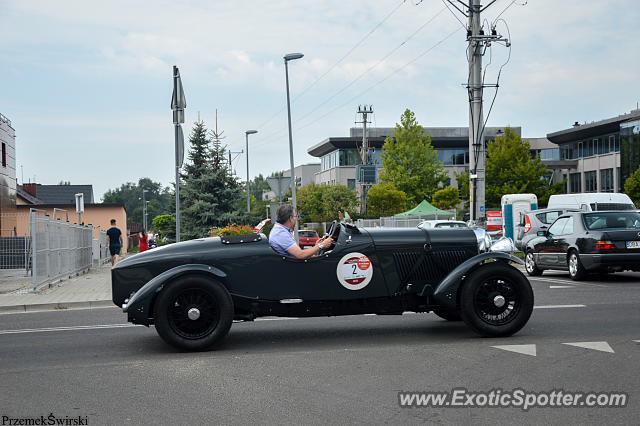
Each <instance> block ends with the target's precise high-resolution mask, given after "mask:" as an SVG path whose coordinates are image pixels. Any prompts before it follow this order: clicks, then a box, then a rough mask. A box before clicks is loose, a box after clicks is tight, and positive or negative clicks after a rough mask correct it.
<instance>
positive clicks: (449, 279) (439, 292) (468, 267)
mask: <svg viewBox="0 0 640 426" xmlns="http://www.w3.org/2000/svg"><path fill="white" fill-rule="evenodd" d="M489 260H495V261H502V262H516V263H519V264H521V265H523V264H524V262H523V261H522V260H521V259H519V258H517V257H515V256H514V255H512V254H509V253H502V252H489V253H481V254H478V255H476V256H474V257H472V258H470V259H467V260H466V261H464V262H462V263H461V264H460V265H458V266H457V267H456V268H455V269H454V270H453V271H451V272H449V275H447V276H446V277H445V278H444V279H443V280H442V281H441V282H440V284H438V286H437V287H436V289H435V290H434V291H433V293H432V294H430V295H429V294H428V291H429V290H430V288H431V287H430V286H425V288H424V289H423V290H422V293H421V294H420V295H421V296H430V297H431V298H432V299H433V301H435V302H436V303H437V304H438V305H441V306H444V307H446V308H451V309H456V307H457V303H458V290H459V288H460V284H461V283H462V281H463V278H464V277H465V276H467V275H469V274H470V273H472V272H473V270H474V269H477V268H479V267H481V266H482V265H483V264H484V263H486V262H487V261H489Z"/></svg>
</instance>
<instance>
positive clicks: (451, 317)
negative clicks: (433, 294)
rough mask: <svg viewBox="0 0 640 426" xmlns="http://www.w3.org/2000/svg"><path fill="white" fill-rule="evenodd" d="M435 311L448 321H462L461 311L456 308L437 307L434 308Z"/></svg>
mask: <svg viewBox="0 0 640 426" xmlns="http://www.w3.org/2000/svg"><path fill="white" fill-rule="evenodd" d="M433 313H434V314H436V315H437V316H439V317H440V318H442V319H445V320H447V321H462V318H461V317H460V312H458V311H457V310H454V309H444V308H437V309H434V310H433Z"/></svg>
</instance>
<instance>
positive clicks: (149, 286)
mask: <svg viewBox="0 0 640 426" xmlns="http://www.w3.org/2000/svg"><path fill="white" fill-rule="evenodd" d="M193 273H197V274H203V275H210V276H211V277H212V278H216V279H219V280H224V278H225V277H226V276H227V275H226V274H225V273H224V272H223V271H221V270H220V269H218V268H216V267H215V266H210V265H202V264H187V265H180V266H176V267H175V268H172V269H169V270H168V271H165V272H163V273H161V274H160V275H158V276H156V277H154V278H153V279H152V280H151V281H149V282H147V283H146V284H145V285H143V286H142V287H141V288H140V289H139V290H138V291H136V292H135V293H134V294H133V295H132V296H131V298H130V299H129V300H128V301H127V302H126V303H125V304H123V305H122V310H123V312H127V313H128V314H129V318H132V319H136V320H137V321H136V322H137V323H140V324H146V323H147V322H148V318H149V317H150V314H151V312H150V308H151V303H152V302H153V299H154V298H155V296H156V294H157V293H159V292H160V291H161V290H162V288H163V287H164V285H165V284H166V283H167V282H168V281H170V280H173V279H175V278H178V277H180V276H182V275H187V274H193Z"/></svg>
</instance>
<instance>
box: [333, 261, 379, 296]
mask: <svg viewBox="0 0 640 426" xmlns="http://www.w3.org/2000/svg"><path fill="white" fill-rule="evenodd" d="M336 273H337V275H338V281H340V284H342V286H343V287H344V288H346V289H348V290H360V289H363V288H365V287H366V286H367V285H368V284H369V283H370V282H371V278H373V265H372V264H371V260H370V259H369V258H368V257H367V256H365V255H364V254H362V253H349V254H346V255H344V256H343V257H342V259H340V262H338V268H337V270H336Z"/></svg>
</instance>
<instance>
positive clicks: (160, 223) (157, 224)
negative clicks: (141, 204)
mask: <svg viewBox="0 0 640 426" xmlns="http://www.w3.org/2000/svg"><path fill="white" fill-rule="evenodd" d="M151 223H152V226H153V229H154V230H156V231H157V232H158V233H159V234H160V238H159V240H162V238H163V237H167V239H168V240H169V241H175V239H176V219H175V218H174V217H173V216H171V215H170V214H162V215H158V216H156V217H154V218H153V220H152V222H151Z"/></svg>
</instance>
